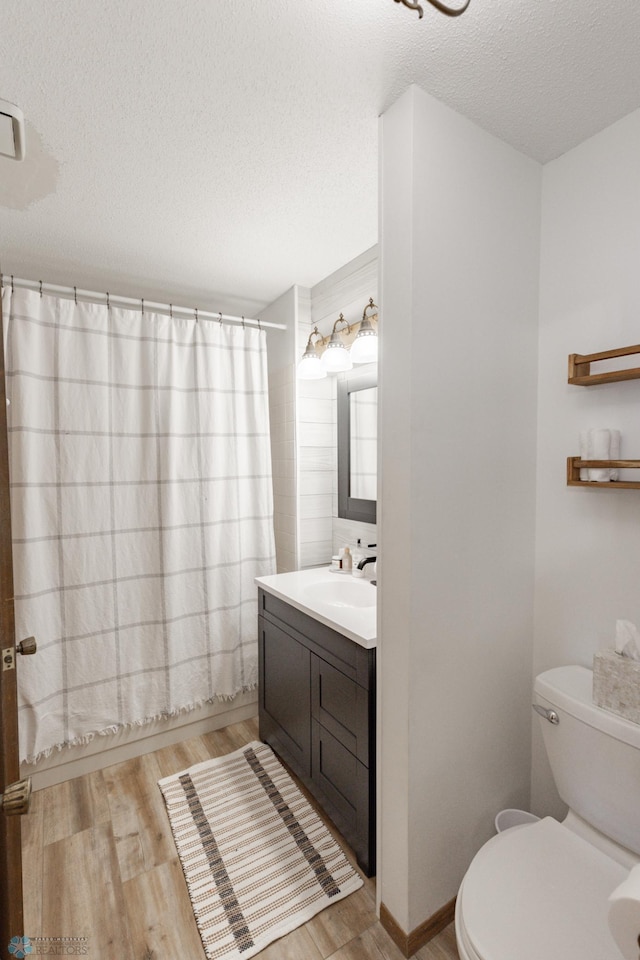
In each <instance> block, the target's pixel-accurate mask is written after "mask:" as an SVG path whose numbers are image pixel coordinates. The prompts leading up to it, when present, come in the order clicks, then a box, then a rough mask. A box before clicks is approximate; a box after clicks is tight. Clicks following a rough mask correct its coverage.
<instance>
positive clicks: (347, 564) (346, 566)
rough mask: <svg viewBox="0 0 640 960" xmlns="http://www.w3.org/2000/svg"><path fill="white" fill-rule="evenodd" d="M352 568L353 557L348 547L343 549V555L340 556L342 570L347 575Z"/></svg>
mask: <svg viewBox="0 0 640 960" xmlns="http://www.w3.org/2000/svg"><path fill="white" fill-rule="evenodd" d="M352 566H353V557H352V556H351V550H350V549H349V547H345V548H344V553H343V555H342V569H343V570H344V571H346V572H347V573H350V572H351V568H352Z"/></svg>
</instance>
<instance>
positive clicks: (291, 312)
mask: <svg viewBox="0 0 640 960" xmlns="http://www.w3.org/2000/svg"><path fill="white" fill-rule="evenodd" d="M297 314H298V288H297V287H291V289H290V290H287V292H286V293H283V294H282V296H281V297H278V299H277V300H276V301H274V303H272V304H270V305H269V306H268V307H266V308H265V309H264V310H263V311H262V312H261V314H260V319H261V320H264V321H268V322H269V323H282V324H285V327H286V329H285V330H274V329H267V362H268V370H269V420H270V426H271V461H272V472H273V529H274V536H275V543H276V562H277V570H278V573H287V572H288V571H289V570H297V569H298V542H297V500H296V497H297V485H296V406H295V399H296V395H295V376H296V326H297Z"/></svg>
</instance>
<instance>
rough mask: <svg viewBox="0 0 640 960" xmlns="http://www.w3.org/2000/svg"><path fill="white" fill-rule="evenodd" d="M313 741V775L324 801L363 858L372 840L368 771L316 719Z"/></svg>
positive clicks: (333, 818)
mask: <svg viewBox="0 0 640 960" xmlns="http://www.w3.org/2000/svg"><path fill="white" fill-rule="evenodd" d="M311 743H312V746H311V767H312V777H313V782H314V784H317V786H318V787H319V788H320V790H321V792H322V797H323V800H324V804H323V805H324V807H325V809H326V811H327V813H328V814H329V816H330V817H331V819H332V820H333V821H334V823H335V824H336V826H337V827H338V829H339V830H340V831H341V833H342V834H343V835H344V837H345V839H346V840H347V841H348V842H349V843H350V844H351V846H352V847H353V849H354V850H355V851H356V853H358V856H359V858H362V857H364V856H365V854H364V852H363V851H365V850H367V849H368V841H369V807H370V802H369V801H370V797H369V791H370V782H371V781H370V777H369V771H368V770H367V768H366V767H365V766H364V765H363V764H362V763H360V762H359V761H358V760H357V758H356V757H354V755H353V754H352V753H350V752H349V751H348V750H347V749H346V748H345V747H344V746H343V745H342V744H341V743H340V742H339V741H338V740H336V738H335V737H333V736H332V735H331V734H330V733H329V732H328V731H327V730H325V728H324V727H323V726H322V725H321V724H320V723H318V721H317V720H313V721H312V740H311ZM367 859H368V855H367Z"/></svg>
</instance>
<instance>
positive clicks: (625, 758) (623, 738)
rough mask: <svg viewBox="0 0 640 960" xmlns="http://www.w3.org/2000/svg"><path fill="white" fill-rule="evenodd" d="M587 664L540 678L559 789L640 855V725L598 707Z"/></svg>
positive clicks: (537, 693) (537, 687)
mask: <svg viewBox="0 0 640 960" xmlns="http://www.w3.org/2000/svg"><path fill="white" fill-rule="evenodd" d="M592 682H593V675H592V672H591V670H588V669H587V668H586V667H579V666H570V667H556V668H555V669H553V670H547V671H546V672H545V673H541V674H540V676H538V677H536V681H535V684H534V702H535V703H536V704H538V705H539V706H541V707H543V708H544V709H545V710H554V711H555V712H556V714H557V716H558V719H559V723H557V724H553V723H550V722H549V720H546V719H544V718H543V717H540V723H541V725H542V735H543V737H544V744H545V747H546V750H547V755H548V757H549V762H550V764H551V770H552V772H553V777H554V780H555V782H556V786H557V788H558V792H559V794H560V796H561V797H562V799H563V800H564V802H565V803H566V804H568V806H569V807H570V809H571V810H573V811H574V813H577V814H578V816H580V817H582V819H583V820H586V821H587V823H590V824H591V825H592V826H593V827H595V828H596V829H597V830H599V831H600V832H601V833H603V834H604V835H605V836H607V837H610V838H611V839H612V840H615V841H616V843H619V844H621V845H622V846H623V847H626V848H627V849H628V850H631V851H632V852H633V853H635V854H636V855H639V856H640V724H636V723H632V722H631V721H630V720H625V719H624V718H623V717H619V716H617V715H616V714H614V713H610V712H609V711H608V710H603V709H602V708H601V707H597V706H596V705H595V704H594V703H593V700H592Z"/></svg>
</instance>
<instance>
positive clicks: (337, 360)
mask: <svg viewBox="0 0 640 960" xmlns="http://www.w3.org/2000/svg"><path fill="white" fill-rule="evenodd" d="M339 323H344V324H345V326H346V328H347V330H346V332H347V333H349V331H350V329H351V327H350V326H349V324H348V323H347V321H346V320H345V318H344V316H343V315H342V314H340V316H339V317H338V319H337V320H336V322H335V323H334V325H333V331H332V333H331V339H330V340H329V343H328V344H327V345H326V347H325V351H324V353H323V354H322V364H323V366H324V368H325V370H326V371H327V373H342V371H343V370H351V368H352V367H353V361H352V359H351V355H350V353H349V351H348V350H347V345H346V344H345V342H344V340H343V339H342V336H341V334H340V333H338V330H337V327H338V324H339ZM342 332H343V333H344V331H342Z"/></svg>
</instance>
